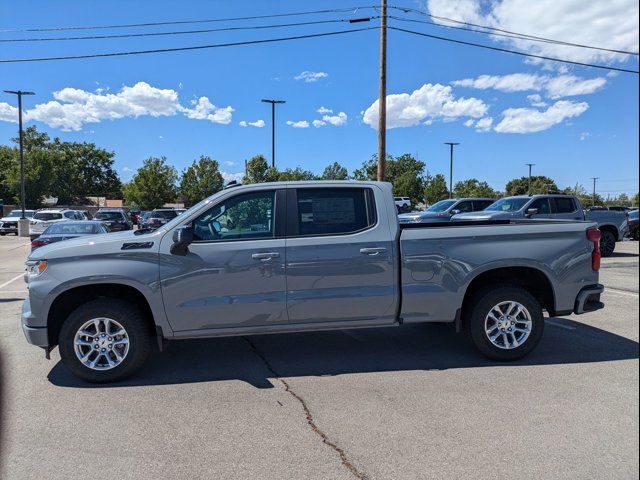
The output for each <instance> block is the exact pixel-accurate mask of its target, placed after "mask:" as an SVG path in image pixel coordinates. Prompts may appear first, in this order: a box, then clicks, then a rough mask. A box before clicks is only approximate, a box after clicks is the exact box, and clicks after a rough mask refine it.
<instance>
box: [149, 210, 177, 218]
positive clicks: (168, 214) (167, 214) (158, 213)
mask: <svg viewBox="0 0 640 480" xmlns="http://www.w3.org/2000/svg"><path fill="white" fill-rule="evenodd" d="M177 215H178V214H177V213H176V211H175V210H154V211H153V212H151V215H149V216H150V217H151V218H168V219H170V218H175V217H176V216H177Z"/></svg>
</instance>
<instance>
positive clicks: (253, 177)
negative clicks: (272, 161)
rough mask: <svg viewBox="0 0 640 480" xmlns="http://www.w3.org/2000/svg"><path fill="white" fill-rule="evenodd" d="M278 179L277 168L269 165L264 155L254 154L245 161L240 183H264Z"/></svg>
mask: <svg viewBox="0 0 640 480" xmlns="http://www.w3.org/2000/svg"><path fill="white" fill-rule="evenodd" d="M277 180H278V170H276V169H275V168H273V167H270V166H269V164H268V163H267V159H266V158H264V155H262V154H260V155H256V156H255V157H253V158H251V159H250V160H249V161H247V169H246V172H245V175H244V177H243V178H242V183H244V184H247V183H265V182H275V181H277Z"/></svg>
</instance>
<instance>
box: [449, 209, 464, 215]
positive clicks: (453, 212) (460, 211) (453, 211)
mask: <svg viewBox="0 0 640 480" xmlns="http://www.w3.org/2000/svg"><path fill="white" fill-rule="evenodd" d="M459 213H462V210H460V209H458V208H454V209H453V210H451V211H450V212H449V214H450V215H458V214H459Z"/></svg>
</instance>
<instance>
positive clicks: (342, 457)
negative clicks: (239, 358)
mask: <svg viewBox="0 0 640 480" xmlns="http://www.w3.org/2000/svg"><path fill="white" fill-rule="evenodd" d="M245 340H246V341H247V343H248V344H249V346H250V347H251V350H252V351H253V353H255V354H256V355H257V356H258V357H259V358H260V360H262V362H263V363H264V364H265V366H266V367H267V370H269V371H270V372H271V373H272V374H273V376H274V378H275V379H276V380H278V381H279V382H280V383H282V385H283V386H284V388H285V390H286V391H287V393H289V394H290V395H291V396H292V397H293V398H295V399H296V400H297V401H298V402H299V403H300V405H302V409H303V410H304V413H305V415H306V417H307V423H308V424H309V426H310V427H311V430H313V432H314V433H315V434H316V435H318V436H319V437H320V439H321V440H322V443H324V444H325V445H327V446H328V447H330V448H331V449H333V450H334V451H335V452H336V453H337V454H338V455H339V456H340V460H341V461H342V465H344V466H345V467H346V468H347V470H349V471H350V472H351V473H352V474H353V476H354V477H355V478H357V479H359V480H368V479H369V477H368V476H367V475H366V474H365V473H364V472H361V471H360V470H358V469H357V468H356V466H355V465H354V464H353V463H351V461H350V460H349V458H348V457H347V454H346V452H345V451H344V450H343V449H342V448H340V447H338V446H337V445H336V444H335V443H333V442H332V441H331V440H329V437H328V436H327V434H326V433H324V432H323V431H322V430H320V428H318V426H317V425H316V422H315V420H314V419H313V415H312V414H311V410H310V409H309V406H308V405H307V402H306V401H305V399H304V398H302V397H301V396H300V395H299V394H297V393H296V392H295V391H294V390H293V389H292V388H291V386H290V385H289V383H288V382H287V381H286V380H283V379H282V378H280V374H279V373H278V372H276V370H275V369H274V368H273V367H272V366H271V363H270V362H269V360H267V357H266V356H265V355H264V354H263V353H262V352H261V351H260V350H258V347H256V345H255V343H253V342H252V341H251V340H250V339H249V338H246V337H245Z"/></svg>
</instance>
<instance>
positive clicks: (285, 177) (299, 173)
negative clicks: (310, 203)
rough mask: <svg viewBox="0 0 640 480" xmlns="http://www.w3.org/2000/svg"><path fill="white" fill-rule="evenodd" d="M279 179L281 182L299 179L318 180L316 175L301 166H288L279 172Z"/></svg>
mask: <svg viewBox="0 0 640 480" xmlns="http://www.w3.org/2000/svg"><path fill="white" fill-rule="evenodd" d="M277 180H278V181H281V182H292V181H299V180H316V176H315V175H314V174H313V172H310V171H309V170H303V169H302V168H300V167H296V168H287V169H285V170H283V171H282V172H279V173H278V174H277Z"/></svg>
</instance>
